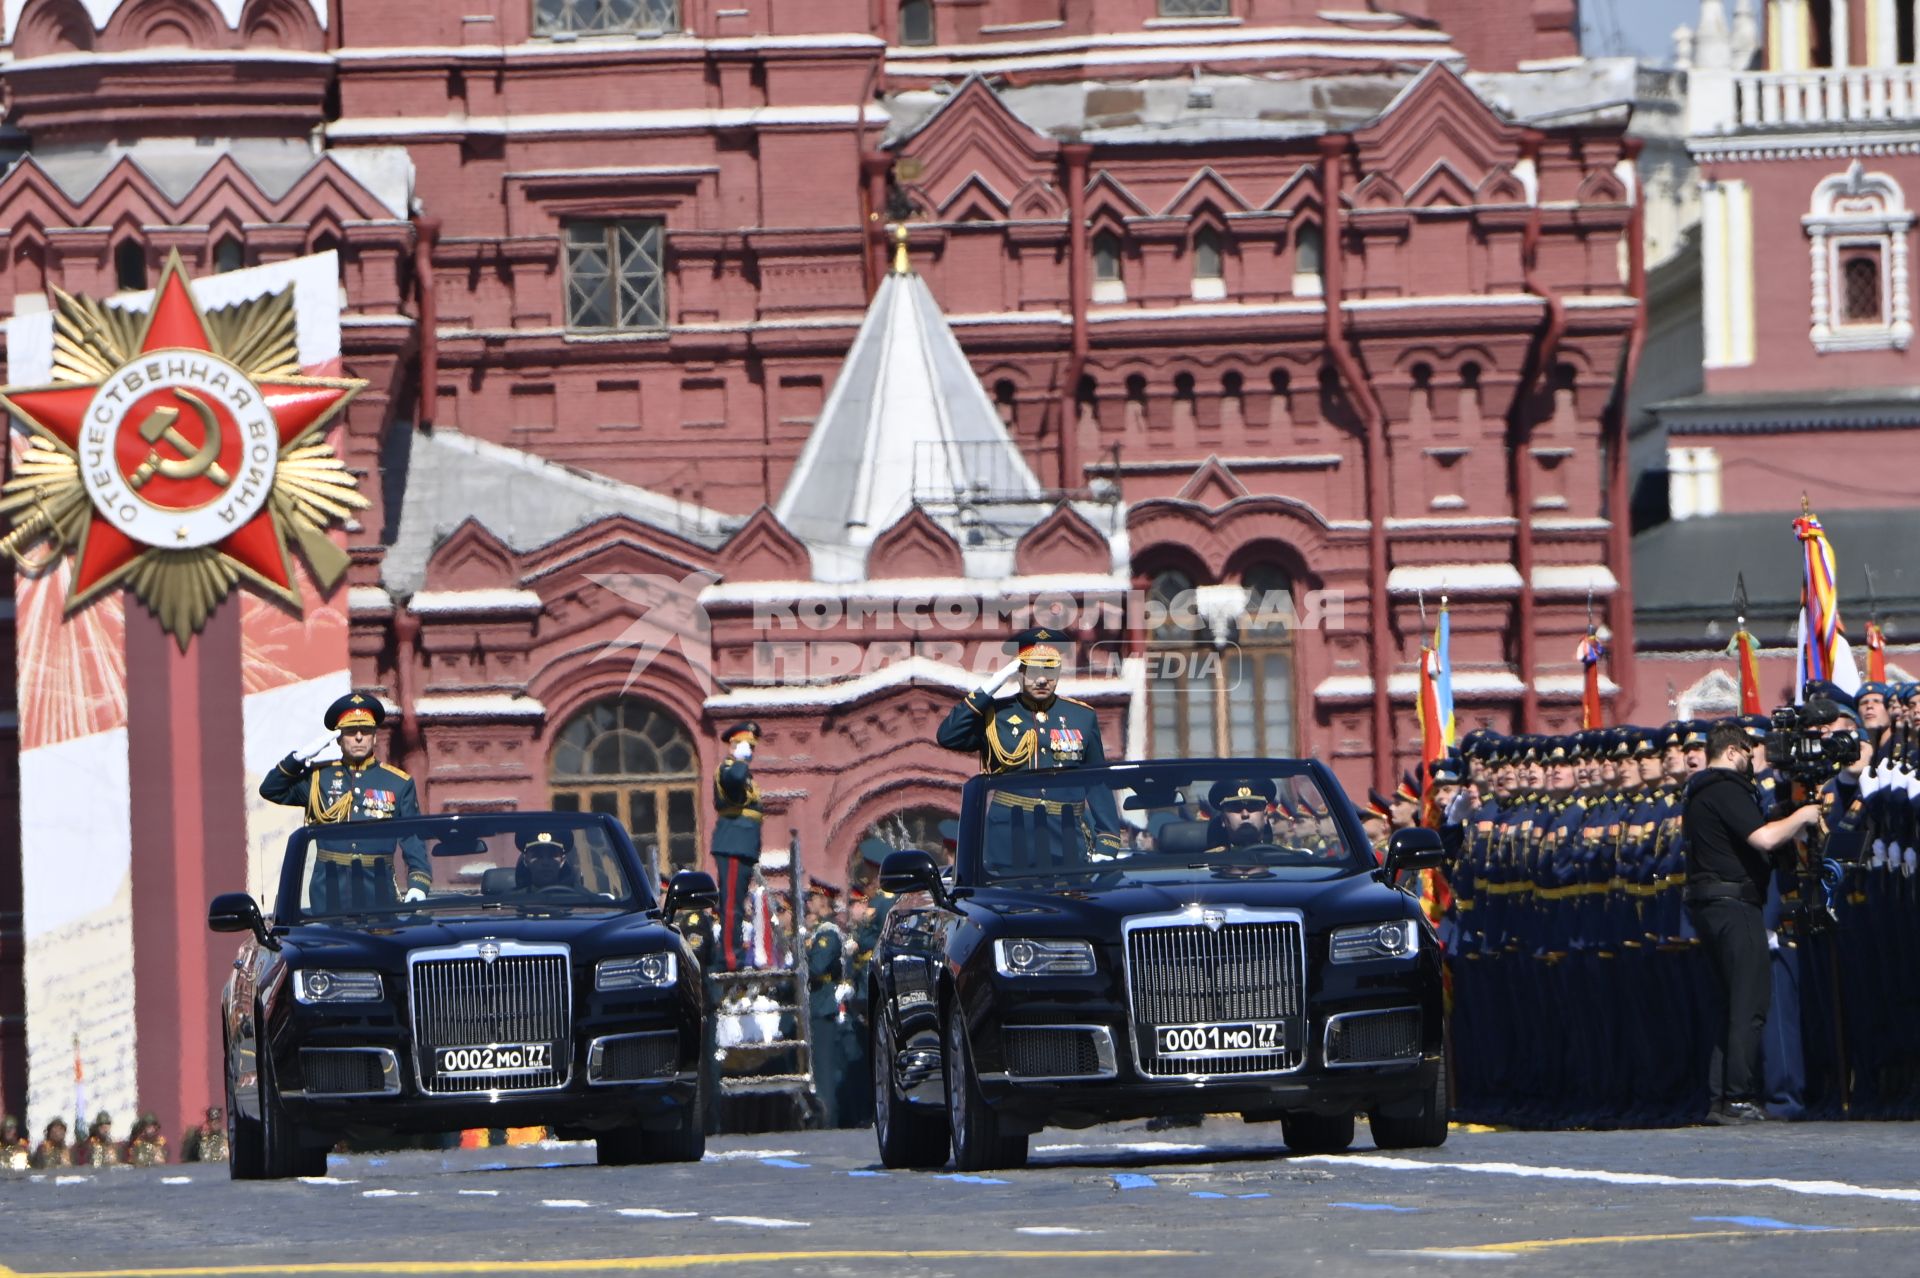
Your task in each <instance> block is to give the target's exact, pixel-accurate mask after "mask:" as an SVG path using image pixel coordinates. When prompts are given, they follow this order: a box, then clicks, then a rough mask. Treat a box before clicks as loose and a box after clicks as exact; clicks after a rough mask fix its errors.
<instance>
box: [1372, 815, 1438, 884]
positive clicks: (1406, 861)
mask: <svg viewBox="0 0 1920 1278" xmlns="http://www.w3.org/2000/svg"><path fill="white" fill-rule="evenodd" d="M1446 861H1447V846H1446V844H1444V843H1442V842H1441V841H1440V831H1438V830H1429V829H1426V828H1425V827H1423V826H1415V827H1413V828H1412V829H1408V830H1395V831H1394V832H1393V837H1392V838H1390V839H1388V840H1387V859H1386V861H1385V862H1383V863H1382V864H1381V866H1380V877H1381V878H1382V879H1384V880H1386V881H1387V882H1388V883H1391V882H1393V881H1394V880H1395V879H1397V878H1399V877H1400V875H1401V874H1402V873H1403V872H1405V871H1408V870H1437V869H1439V868H1440V867H1441V866H1442V865H1445V864H1446Z"/></svg>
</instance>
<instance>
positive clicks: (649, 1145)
mask: <svg viewBox="0 0 1920 1278" xmlns="http://www.w3.org/2000/svg"><path fill="white" fill-rule="evenodd" d="M706 1098H707V1089H706V1085H705V1084H704V1083H697V1084H696V1085H695V1087H694V1093H693V1103H692V1104H691V1105H689V1106H687V1108H686V1109H685V1110H683V1111H681V1114H680V1121H679V1123H678V1124H676V1125H675V1126H673V1127H668V1128H663V1129H660V1130H655V1131H650V1130H648V1129H647V1128H645V1127H641V1126H639V1125H637V1124H636V1125H634V1126H632V1127H620V1128H616V1129H615V1130H613V1131H610V1132H608V1133H606V1134H605V1135H603V1136H599V1137H596V1138H595V1139H594V1142H593V1145H594V1158H595V1160H596V1161H597V1162H599V1164H600V1165H601V1166H602V1167H631V1166H635V1165H637V1164H642V1163H697V1162H699V1161H700V1160H701V1159H702V1158H705V1157H706V1155H707V1106H706Z"/></svg>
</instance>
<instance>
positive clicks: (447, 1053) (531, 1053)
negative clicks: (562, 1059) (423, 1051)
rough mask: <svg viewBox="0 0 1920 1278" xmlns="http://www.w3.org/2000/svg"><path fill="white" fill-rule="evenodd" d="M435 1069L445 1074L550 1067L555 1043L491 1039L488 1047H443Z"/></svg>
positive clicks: (483, 1072) (515, 1070)
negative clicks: (513, 1041)
mask: <svg viewBox="0 0 1920 1278" xmlns="http://www.w3.org/2000/svg"><path fill="white" fill-rule="evenodd" d="M435 1056H436V1060H435V1066H434V1068H435V1071H436V1072H437V1073H438V1074H439V1075H440V1076H441V1077H442V1078H448V1077H458V1076H460V1075H463V1074H464V1075H474V1074H524V1073H526V1072H527V1071H528V1070H536V1069H547V1068H549V1067H550V1066H551V1064H552V1061H553V1044H551V1043H489V1044H488V1045H487V1046H485V1047H443V1048H441V1049H440V1050H439V1051H438V1052H437V1053H436V1054H435Z"/></svg>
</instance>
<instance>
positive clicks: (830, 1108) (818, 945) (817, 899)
mask: <svg viewBox="0 0 1920 1278" xmlns="http://www.w3.org/2000/svg"><path fill="white" fill-rule="evenodd" d="M839 897H840V889H839V888H836V887H834V886H833V885H832V884H831V883H827V882H823V881H822V880H820V879H808V880H807V926H808V936H807V1038H808V1042H809V1043H810V1044H811V1050H812V1055H813V1094H814V1096H815V1097H816V1098H817V1099H818V1100H819V1102H820V1120H821V1124H822V1125H823V1126H826V1127H839V1126H841V1125H842V1124H841V1113H840V1111H841V1108H842V1106H841V1092H842V1088H843V1084H844V1081H845V1076H846V1073H847V1047H848V1042H849V1039H850V1038H851V1034H850V1030H851V1028H852V1022H851V1021H850V1020H849V1018H848V1016H847V1003H848V1001H849V998H850V996H851V994H852V986H851V985H850V984H849V983H848V981H847V979H846V977H847V934H846V933H845V932H844V931H842V930H841V928H840V923H839V919H838V914H839V904H840V902H839Z"/></svg>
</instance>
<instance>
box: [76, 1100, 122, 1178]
mask: <svg viewBox="0 0 1920 1278" xmlns="http://www.w3.org/2000/svg"><path fill="white" fill-rule="evenodd" d="M73 1161H74V1162H75V1163H78V1164H80V1165H83V1166H86V1167H118V1166H119V1165H120V1146H119V1145H117V1144H115V1143H114V1140H113V1115H111V1114H109V1113H108V1112H107V1111H106V1110H104V1109H103V1110H101V1111H100V1112H99V1113H97V1114H95V1115H94V1116H93V1125H92V1126H91V1127H89V1128H87V1138H86V1139H85V1140H83V1141H81V1142H80V1146H79V1148H78V1149H76V1150H75V1151H74V1158H73Z"/></svg>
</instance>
